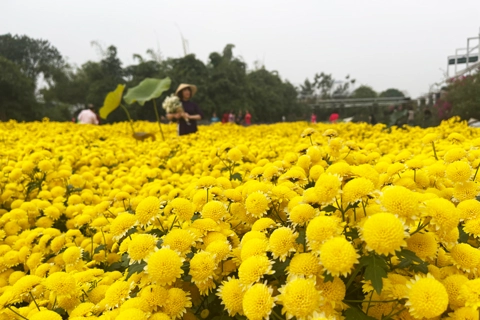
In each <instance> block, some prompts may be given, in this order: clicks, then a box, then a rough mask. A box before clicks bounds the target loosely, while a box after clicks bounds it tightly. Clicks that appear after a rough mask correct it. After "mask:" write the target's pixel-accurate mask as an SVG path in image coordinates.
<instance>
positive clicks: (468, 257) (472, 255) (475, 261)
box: [450, 243, 480, 272]
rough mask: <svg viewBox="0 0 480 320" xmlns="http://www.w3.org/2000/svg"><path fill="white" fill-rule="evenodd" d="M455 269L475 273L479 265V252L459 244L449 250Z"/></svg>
mask: <svg viewBox="0 0 480 320" xmlns="http://www.w3.org/2000/svg"><path fill="white" fill-rule="evenodd" d="M450 255H451V257H452V259H453V262H454V264H455V266H457V268H459V269H461V270H463V271H466V272H476V271H477V270H478V266H479V265H480V251H478V249H476V248H473V247H472V246H471V245H469V244H468V243H459V244H457V245H455V246H454V247H453V248H452V249H451V250H450Z"/></svg>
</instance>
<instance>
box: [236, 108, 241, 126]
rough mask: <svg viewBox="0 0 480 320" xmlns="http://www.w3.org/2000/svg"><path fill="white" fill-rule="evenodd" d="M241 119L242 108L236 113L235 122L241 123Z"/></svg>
mask: <svg viewBox="0 0 480 320" xmlns="http://www.w3.org/2000/svg"><path fill="white" fill-rule="evenodd" d="M242 121H243V115H242V110H240V111H239V112H238V115H237V116H236V117H235V123H236V124H238V125H241V124H242Z"/></svg>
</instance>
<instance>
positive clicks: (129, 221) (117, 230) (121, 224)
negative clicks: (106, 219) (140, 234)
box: [110, 212, 137, 240]
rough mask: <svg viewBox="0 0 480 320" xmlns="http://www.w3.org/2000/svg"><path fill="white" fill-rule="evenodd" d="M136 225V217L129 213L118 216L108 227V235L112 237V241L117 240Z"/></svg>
mask: <svg viewBox="0 0 480 320" xmlns="http://www.w3.org/2000/svg"><path fill="white" fill-rule="evenodd" d="M136 224H137V217H136V216H135V215H133V214H130V213H127V212H125V213H121V214H119V215H118V216H117V217H116V218H115V219H114V220H113V221H112V224H111V225H110V233H111V234H112V236H113V240H119V239H121V238H122V237H124V236H125V235H126V234H127V232H128V230H130V229H131V228H132V227H134V226H135V225H136Z"/></svg>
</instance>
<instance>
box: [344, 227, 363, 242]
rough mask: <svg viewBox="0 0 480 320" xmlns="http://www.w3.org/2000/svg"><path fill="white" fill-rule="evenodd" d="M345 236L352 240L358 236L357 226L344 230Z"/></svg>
mask: <svg viewBox="0 0 480 320" xmlns="http://www.w3.org/2000/svg"><path fill="white" fill-rule="evenodd" d="M345 237H349V238H350V239H351V240H352V241H353V240H355V239H358V238H360V234H359V233H358V229H357V228H352V229H350V231H347V232H345Z"/></svg>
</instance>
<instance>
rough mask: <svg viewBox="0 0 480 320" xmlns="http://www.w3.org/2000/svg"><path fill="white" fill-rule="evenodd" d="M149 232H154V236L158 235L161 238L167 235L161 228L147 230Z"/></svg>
mask: <svg viewBox="0 0 480 320" xmlns="http://www.w3.org/2000/svg"><path fill="white" fill-rule="evenodd" d="M147 233H148V234H153V235H154V236H157V237H159V238H161V237H163V236H164V235H165V232H163V231H162V230H160V229H152V230H150V231H148V232H147Z"/></svg>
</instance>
